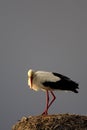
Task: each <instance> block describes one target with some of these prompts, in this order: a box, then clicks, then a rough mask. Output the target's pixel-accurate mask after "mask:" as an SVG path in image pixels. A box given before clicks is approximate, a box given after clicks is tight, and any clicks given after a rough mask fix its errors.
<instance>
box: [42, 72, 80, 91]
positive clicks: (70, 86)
mask: <svg viewBox="0 0 87 130" xmlns="http://www.w3.org/2000/svg"><path fill="white" fill-rule="evenodd" d="M53 75H55V76H57V77H59V78H60V79H61V80H59V81H56V82H51V81H45V82H44V83H43V85H44V86H45V87H49V88H50V89H59V90H68V91H73V92H75V93H78V91H77V90H76V89H78V83H76V82H74V81H72V80H71V79H70V78H68V77H66V76H63V75H61V74H58V73H53Z"/></svg>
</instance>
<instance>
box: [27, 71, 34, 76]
mask: <svg viewBox="0 0 87 130" xmlns="http://www.w3.org/2000/svg"><path fill="white" fill-rule="evenodd" d="M33 74H34V71H33V70H32V69H30V70H29V71H28V77H29V78H31V77H33Z"/></svg>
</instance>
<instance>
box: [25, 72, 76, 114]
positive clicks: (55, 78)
mask: <svg viewBox="0 0 87 130" xmlns="http://www.w3.org/2000/svg"><path fill="white" fill-rule="evenodd" d="M28 85H29V86H30V88H31V89H33V90H35V91H38V90H39V89H41V90H43V91H46V109H45V111H44V112H43V113H42V114H43V115H47V114H48V109H49V107H50V106H51V104H52V103H53V102H54V100H55V99H56V96H55V95H54V93H53V90H65V91H72V92H74V93H78V91H77V90H76V89H78V84H77V83H76V82H74V81H72V80H71V79H70V78H68V77H66V76H63V75H61V74H59V73H54V72H46V71H33V70H31V69H30V70H29V71H28ZM49 93H50V94H51V95H52V97H53V99H52V100H51V101H50V102H49Z"/></svg>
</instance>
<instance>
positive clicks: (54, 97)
mask: <svg viewBox="0 0 87 130" xmlns="http://www.w3.org/2000/svg"><path fill="white" fill-rule="evenodd" d="M50 93H51V94H52V96H53V99H52V100H51V102H50V103H49V105H48V108H49V107H50V106H51V105H52V103H53V102H54V100H55V99H56V96H55V95H54V93H53V92H52V91H50Z"/></svg>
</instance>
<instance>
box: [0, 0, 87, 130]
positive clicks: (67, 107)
mask: <svg viewBox="0 0 87 130" xmlns="http://www.w3.org/2000/svg"><path fill="white" fill-rule="evenodd" d="M31 68H32V69H34V70H45V71H53V72H58V73H61V74H64V75H66V76H69V77H70V78H71V79H73V80H74V81H76V82H78V83H79V88H80V89H79V94H74V93H72V92H69V93H65V92H61V91H56V92H55V95H56V97H57V100H56V101H55V102H54V103H53V105H52V106H51V108H50V110H49V114H58V113H71V114H73V113H76V114H81V115H86V114H87V1H86V0H26V1H24V0H14V1H12V0H7V1H5V0H1V1H0V130H10V129H11V127H12V125H13V124H15V123H16V122H17V121H18V120H19V119H21V118H22V116H33V115H39V114H41V113H42V112H43V110H44V108H45V93H44V92H42V91H38V92H35V91H32V90H30V89H29V87H28V85H27V71H28V69H31Z"/></svg>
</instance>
